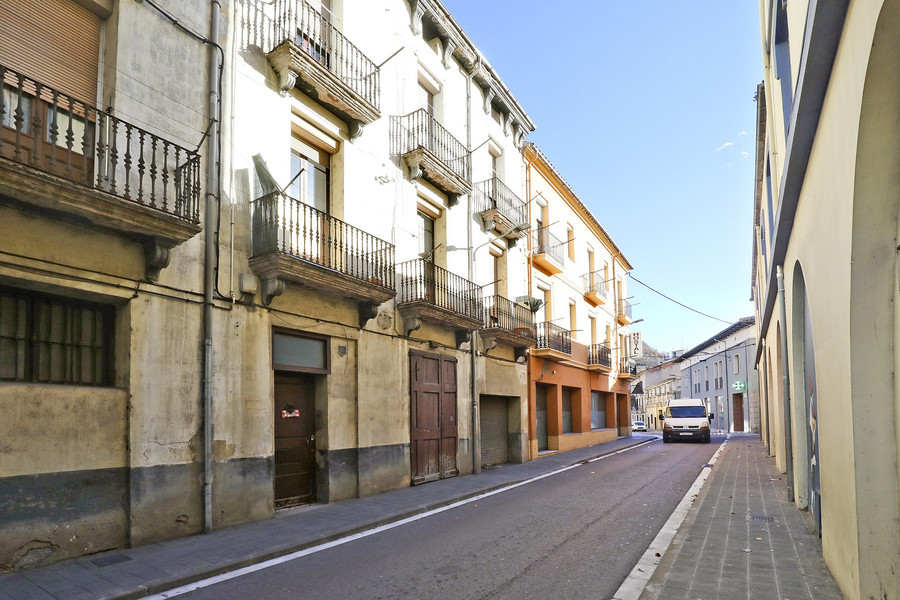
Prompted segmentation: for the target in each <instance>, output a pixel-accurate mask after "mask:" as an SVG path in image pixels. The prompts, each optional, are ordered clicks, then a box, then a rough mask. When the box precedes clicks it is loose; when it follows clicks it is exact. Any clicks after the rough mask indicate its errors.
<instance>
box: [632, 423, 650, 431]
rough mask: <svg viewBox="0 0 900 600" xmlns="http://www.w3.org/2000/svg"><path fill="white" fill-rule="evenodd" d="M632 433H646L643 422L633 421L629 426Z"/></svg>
mask: <svg viewBox="0 0 900 600" xmlns="http://www.w3.org/2000/svg"><path fill="white" fill-rule="evenodd" d="M631 430H632V431H647V424H646V423H644V422H643V421H635V422H634V423H632V424H631Z"/></svg>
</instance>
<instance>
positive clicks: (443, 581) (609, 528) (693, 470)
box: [180, 436, 722, 600]
mask: <svg viewBox="0 0 900 600" xmlns="http://www.w3.org/2000/svg"><path fill="white" fill-rule="evenodd" d="M721 442H722V437H719V436H716V437H714V438H713V443H712V444H709V445H707V444H698V443H686V444H667V445H664V444H663V443H662V441H657V442H654V443H652V444H648V445H646V446H642V447H640V448H636V449H634V450H629V451H627V452H623V453H622V454H616V455H612V456H609V457H607V458H605V459H603V460H599V461H597V462H593V463H586V464H583V465H581V466H579V467H577V468H574V469H571V470H569V471H566V472H564V473H560V474H557V475H553V476H551V477H547V478H545V479H542V480H539V481H536V482H534V483H531V484H528V485H524V486H521V487H518V488H515V489H512V490H509V491H507V492H503V493H500V494H497V495H494V496H491V497H489V498H484V499H482V500H480V501H477V502H473V503H470V504H466V505H464V506H461V507H459V508H456V509H453V510H448V511H446V512H442V513H439V514H436V515H434V516H430V517H427V518H424V519H421V520H418V521H415V522H413V523H410V524H407V525H404V526H401V527H397V528H395V529H391V530H389V531H385V532H382V533H378V534H375V535H372V536H370V537H366V538H363V539H360V540H356V541H353V542H351V543H348V544H344V545H341V546H339V547H336V548H331V549H328V550H324V551H322V552H319V553H315V554H312V555H309V556H305V557H303V558H299V559H297V560H293V561H290V562H286V563H283V564H279V565H276V566H274V567H271V568H268V569H264V570H261V571H258V572H255V573H251V574H248V575H246V576H243V577H239V578H237V579H233V580H230V581H226V582H223V583H218V584H215V585H212V586H210V587H207V588H204V589H202V590H198V591H196V592H192V593H189V594H185V595H182V596H180V598H184V599H191V600H199V599H209V600H212V599H216V600H228V599H234V600H237V599H243V598H256V599H259V600H265V599H273V600H275V599H282V598H288V597H289V598H345V599H352V598H359V599H372V598H549V597H561V598H609V597H611V596H612V595H613V593H614V592H615V591H616V589H617V588H618V586H619V585H620V584H621V582H622V581H623V580H624V578H625V577H626V575H627V574H628V573H629V571H630V570H631V569H632V567H633V566H634V565H635V563H636V562H637V561H638V558H639V557H640V556H641V554H642V553H643V552H644V551H645V549H646V548H647V546H648V545H649V543H650V541H651V540H652V539H653V538H654V537H655V536H656V534H657V532H658V531H659V529H660V528H661V527H662V525H663V524H664V523H665V521H666V520H667V519H668V517H669V515H670V514H671V512H672V511H673V509H674V508H675V506H676V505H677V504H678V502H679V501H680V500H681V499H682V497H683V496H684V495H685V493H686V492H687V490H688V488H689V487H690V486H691V484H692V483H693V481H694V479H695V478H696V476H697V474H698V473H699V472H700V470H701V467H702V466H703V465H704V464H705V463H706V462H707V461H708V460H709V458H710V457H711V456H712V454H713V453H714V452H715V450H716V449H717V448H718V444H720V443H721ZM499 468H502V467H499Z"/></svg>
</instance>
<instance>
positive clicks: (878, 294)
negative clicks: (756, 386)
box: [752, 0, 900, 599]
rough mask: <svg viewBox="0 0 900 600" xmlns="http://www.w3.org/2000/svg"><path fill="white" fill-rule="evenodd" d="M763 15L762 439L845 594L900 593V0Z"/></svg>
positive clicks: (766, 10) (787, 8)
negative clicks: (812, 527) (809, 521)
mask: <svg viewBox="0 0 900 600" xmlns="http://www.w3.org/2000/svg"><path fill="white" fill-rule="evenodd" d="M760 17H761V28H760V34H761V42H762V43H761V50H762V58H763V66H764V80H763V83H762V84H761V85H760V86H759V89H758V94H757V102H758V115H759V118H758V128H757V143H758V146H757V164H756V190H755V191H756V193H755V211H754V223H753V225H754V233H755V236H754V256H753V282H752V285H753V299H754V301H755V302H756V322H757V324H758V343H757V353H756V368H757V370H758V376H759V381H760V393H761V400H762V401H761V405H762V409H761V413H762V422H761V426H762V427H761V429H762V436H763V440H764V442H765V443H766V444H767V447H768V448H769V451H770V452H771V454H773V455H774V456H775V459H776V463H777V466H778V468H779V469H780V470H781V471H782V472H784V473H785V474H786V481H787V486H788V494H789V497H790V499H791V500H792V501H793V502H794V503H795V504H796V505H797V508H799V509H803V510H808V511H809V513H810V515H811V517H812V520H813V523H814V524H815V526H816V527H817V528H818V529H819V531H820V533H821V536H822V547H823V553H824V556H825V560H826V562H827V563H828V566H829V567H830V569H831V571H832V573H833V574H834V576H835V579H836V580H837V582H838V584H839V585H840V587H841V589H842V590H843V593H844V594H845V596H846V597H847V598H852V599H857V598H895V597H900V576H898V573H900V446H898V432H900V403H898V395H900V391H898V384H900V381H898V378H897V377H898V376H897V373H900V370H898V356H900V355H898V353H897V342H898V340H900V337H898V334H897V332H898V331H900V313H898V308H897V307H898V306H900V298H898V289H900V288H898V284H897V281H898V276H897V273H898V266H897V265H898V255H897V245H898V244H897V239H898V236H900V230H898V223H900V218H898V217H900V215H898V203H897V197H898V194H900V167H898V165H900V144H898V141H897V140H898V137H897V135H896V130H897V126H898V123H900V86H898V81H897V80H898V76H897V70H896V65H897V64H898V61H900V36H898V33H900V2H896V1H880V0H875V1H872V2H853V3H851V2H846V1H839V2H829V3H822V2H819V3H794V2H788V3H784V2H780V1H772V0H763V1H762V2H761V3H760Z"/></svg>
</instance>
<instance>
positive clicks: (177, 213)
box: [0, 64, 200, 223]
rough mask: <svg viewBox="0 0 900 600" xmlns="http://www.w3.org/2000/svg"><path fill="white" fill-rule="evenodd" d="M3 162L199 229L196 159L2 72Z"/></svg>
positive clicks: (76, 102) (172, 145)
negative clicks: (15, 164)
mask: <svg viewBox="0 0 900 600" xmlns="http://www.w3.org/2000/svg"><path fill="white" fill-rule="evenodd" d="M0 91H2V93H0V157H2V158H6V159H10V160H12V161H15V162H18V163H20V164H23V165H27V166H29V167H33V168H35V169H39V170H41V171H45V172H47V173H50V174H52V175H55V176H58V177H61V178H64V179H66V180H68V181H71V182H73V183H76V184H79V185H82V186H86V187H88V188H91V189H95V190H100V191H103V192H106V193H109V194H112V195H114V196H116V197H118V198H120V199H122V200H126V201H128V202H133V203H135V204H139V205H141V206H146V207H148V208H152V209H156V210H158V211H161V212H163V213H166V214H169V215H172V216H174V217H177V218H179V219H182V220H183V221H187V222H189V223H199V221H200V156H199V155H198V154H197V153H196V152H194V151H192V150H188V149H187V148H183V147H182V146H179V145H178V144H175V143H172V142H170V141H168V140H166V139H164V138H162V137H159V136H157V135H154V134H152V133H150V132H149V131H146V130H144V129H141V128H140V127H137V126H135V125H132V124H131V123H128V122H127V121H124V120H123V119H120V118H118V117H116V116H113V115H112V114H111V113H109V112H105V111H102V110H100V109H98V108H95V107H93V106H91V105H89V104H86V103H85V102H82V101H80V100H77V99H75V98H72V97H71V96H69V95H67V94H64V93H62V92H59V91H57V90H55V89H53V88H52V87H50V86H48V85H46V84H44V83H41V82H39V81H35V80H34V79H32V78H30V77H28V76H26V75H23V74H21V73H18V72H16V71H14V70H12V69H10V68H8V67H5V66H4V65H2V64H0Z"/></svg>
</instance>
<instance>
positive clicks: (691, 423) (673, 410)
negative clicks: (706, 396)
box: [663, 398, 713, 444]
mask: <svg viewBox="0 0 900 600" xmlns="http://www.w3.org/2000/svg"><path fill="white" fill-rule="evenodd" d="M712 419H713V415H711V414H710V413H709V412H707V410H706V403H704V402H703V400H700V399H699V398H679V399H676V400H669V404H668V406H666V412H665V416H664V417H663V442H665V443H667V444H668V443H669V442H672V441H674V440H697V439H699V440H703V441H704V442H706V443H707V444H708V443H709V422H710V421H712Z"/></svg>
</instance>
